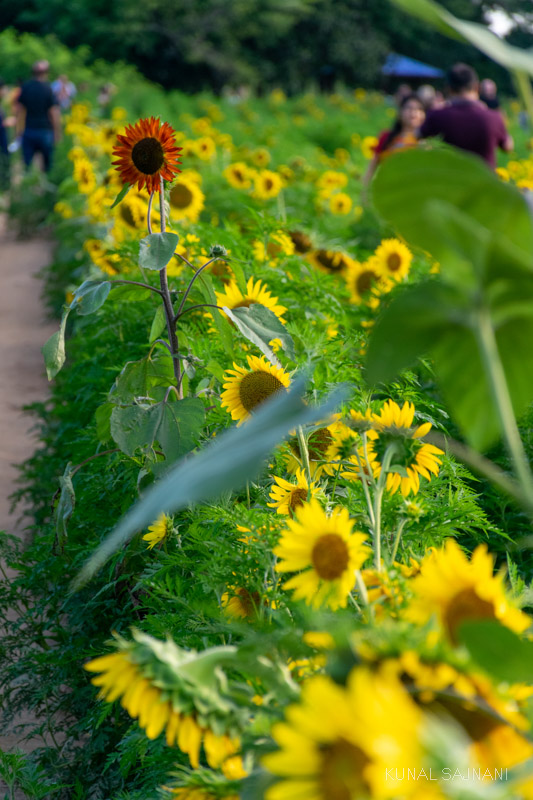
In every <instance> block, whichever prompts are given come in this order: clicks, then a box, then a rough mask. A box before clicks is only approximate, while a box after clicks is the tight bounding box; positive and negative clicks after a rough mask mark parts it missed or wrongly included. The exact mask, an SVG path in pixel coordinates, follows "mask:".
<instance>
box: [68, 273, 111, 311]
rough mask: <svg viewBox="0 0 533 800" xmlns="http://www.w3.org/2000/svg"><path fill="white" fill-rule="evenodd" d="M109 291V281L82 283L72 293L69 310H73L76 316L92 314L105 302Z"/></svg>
mask: <svg viewBox="0 0 533 800" xmlns="http://www.w3.org/2000/svg"><path fill="white" fill-rule="evenodd" d="M110 291H111V284H110V283H109V281H83V283H82V284H81V286H78V288H77V289H76V291H75V292H74V297H73V299H72V302H71V304H70V308H75V309H76V310H77V312H78V314H82V315H84V316H85V315H87V314H94V312H95V311H98V309H99V308H101V306H103V304H104V303H105V301H106V300H107V296H108V295H109V292H110Z"/></svg>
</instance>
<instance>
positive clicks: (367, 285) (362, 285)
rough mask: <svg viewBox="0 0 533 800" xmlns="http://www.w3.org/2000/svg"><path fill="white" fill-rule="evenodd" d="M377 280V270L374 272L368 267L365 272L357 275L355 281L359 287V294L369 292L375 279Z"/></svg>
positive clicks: (357, 287) (356, 286)
mask: <svg viewBox="0 0 533 800" xmlns="http://www.w3.org/2000/svg"><path fill="white" fill-rule="evenodd" d="M376 280H377V275H376V273H375V272H372V270H371V269H367V270H365V271H364V272H361V274H360V275H358V276H357V279H356V281H355V288H356V289H357V293H358V294H361V295H363V294H366V292H368V291H369V290H370V289H371V288H372V286H373V284H374V283H375V281H376Z"/></svg>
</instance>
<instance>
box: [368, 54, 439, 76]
mask: <svg viewBox="0 0 533 800" xmlns="http://www.w3.org/2000/svg"><path fill="white" fill-rule="evenodd" d="M381 73H382V75H386V76H387V77H389V78H411V79H413V78H414V79H416V80H435V79H437V78H444V75H445V73H444V71H443V70H442V69H438V68H437V67H431V66H430V65H429V64H424V63H422V61H417V60H416V59H414V58H408V57H407V56H400V55H398V54H397V53H391V54H390V55H388V56H387V60H386V61H385V63H384V65H383V67H382V68H381Z"/></svg>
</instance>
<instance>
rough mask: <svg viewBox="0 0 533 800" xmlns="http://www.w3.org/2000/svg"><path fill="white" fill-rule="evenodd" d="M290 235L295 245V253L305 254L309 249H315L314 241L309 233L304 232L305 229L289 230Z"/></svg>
mask: <svg viewBox="0 0 533 800" xmlns="http://www.w3.org/2000/svg"><path fill="white" fill-rule="evenodd" d="M289 236H290V237H291V240H292V243H293V245H294V251H295V253H300V254H301V255H303V254H304V253H308V252H309V250H312V249H313V242H312V241H311V237H310V236H308V235H307V233H304V232H303V231H289Z"/></svg>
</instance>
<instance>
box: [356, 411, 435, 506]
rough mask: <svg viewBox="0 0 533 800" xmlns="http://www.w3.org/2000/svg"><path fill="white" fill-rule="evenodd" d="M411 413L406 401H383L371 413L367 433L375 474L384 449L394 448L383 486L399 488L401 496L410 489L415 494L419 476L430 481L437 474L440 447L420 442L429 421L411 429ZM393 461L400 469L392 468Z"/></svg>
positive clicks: (429, 428)
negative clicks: (379, 409) (369, 426)
mask: <svg viewBox="0 0 533 800" xmlns="http://www.w3.org/2000/svg"><path fill="white" fill-rule="evenodd" d="M414 415H415V407H414V405H413V404H412V403H409V402H407V401H406V402H405V403H404V404H403V406H402V408H400V407H399V405H398V404H397V403H395V402H394V401H393V400H387V401H386V402H385V404H384V405H383V408H382V409H381V411H380V412H379V414H373V415H372V429H371V430H369V431H368V433H367V436H368V439H369V441H368V447H367V454H368V459H369V461H370V462H371V464H372V468H373V470H374V475H375V476H376V477H378V476H379V475H380V474H381V467H382V464H383V459H384V457H385V452H386V451H387V449H388V448H389V447H394V456H393V462H394V463H393V465H392V467H390V468H389V472H388V474H387V483H386V487H387V490H388V491H389V492H391V493H392V494H394V492H397V491H398V489H400V491H401V493H402V494H403V496H404V497H407V495H408V494H409V493H410V492H413V494H417V492H418V490H419V489H420V476H421V475H422V477H424V478H426V480H428V481H430V480H431V473H433V475H438V474H439V466H440V463H441V461H440V458H439V456H441V455H443V451H442V450H440V448H438V447H435V445H432V444H426V443H425V442H421V441H420V438H421V437H422V436H425V435H426V434H427V433H429V431H430V430H431V423H430V422H425V423H424V424H423V425H419V426H418V427H417V428H416V429H412V427H411V426H412V424H413V419H414ZM396 464H397V465H398V466H399V467H401V472H397V471H396V470H395V469H394V465H396ZM405 472H406V473H407V475H405Z"/></svg>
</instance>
